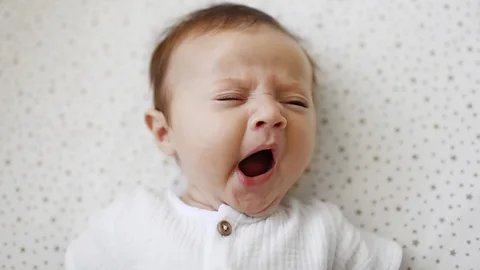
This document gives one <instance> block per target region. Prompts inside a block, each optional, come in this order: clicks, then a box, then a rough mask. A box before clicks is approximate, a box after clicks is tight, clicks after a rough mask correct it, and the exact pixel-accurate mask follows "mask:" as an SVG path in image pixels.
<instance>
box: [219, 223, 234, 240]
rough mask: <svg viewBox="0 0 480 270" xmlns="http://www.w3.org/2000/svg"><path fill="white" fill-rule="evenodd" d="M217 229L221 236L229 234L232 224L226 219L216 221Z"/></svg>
mask: <svg viewBox="0 0 480 270" xmlns="http://www.w3.org/2000/svg"><path fill="white" fill-rule="evenodd" d="M217 229H218V232H219V233H220V234H221V235H222V236H229V235H230V234H232V225H230V223H228V221H226V220H222V221H220V222H219V223H218V226H217Z"/></svg>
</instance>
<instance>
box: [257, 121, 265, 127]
mask: <svg viewBox="0 0 480 270" xmlns="http://www.w3.org/2000/svg"><path fill="white" fill-rule="evenodd" d="M265 124H266V123H265V122H264V121H258V122H257V124H256V126H257V127H262V126H264V125H265Z"/></svg>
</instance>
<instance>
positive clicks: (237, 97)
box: [215, 94, 245, 101]
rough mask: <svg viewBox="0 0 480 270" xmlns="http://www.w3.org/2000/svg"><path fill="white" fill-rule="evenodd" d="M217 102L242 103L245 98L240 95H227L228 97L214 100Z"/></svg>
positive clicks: (223, 96) (222, 96) (219, 97)
mask: <svg viewBox="0 0 480 270" xmlns="http://www.w3.org/2000/svg"><path fill="white" fill-rule="evenodd" d="M215 100H217V101H243V100H245V97H243V96H241V95H235V94H228V95H221V96H218V97H216V98H215Z"/></svg>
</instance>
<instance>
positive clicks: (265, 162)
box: [238, 149, 275, 177]
mask: <svg viewBox="0 0 480 270" xmlns="http://www.w3.org/2000/svg"><path fill="white" fill-rule="evenodd" d="M274 164H275V161H274V160H273V153H272V150H270V149H267V150H262V151H258V152H256V153H254V154H252V155H250V156H248V157H246V158H245V159H244V160H242V161H240V163H239V164H238V167H239V168H240V171H242V173H243V174H244V175H246V176H248V177H255V176H259V175H262V174H264V173H266V172H268V171H270V170H271V169H272V168H273V165H274Z"/></svg>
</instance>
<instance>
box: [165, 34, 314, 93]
mask: <svg viewBox="0 0 480 270" xmlns="http://www.w3.org/2000/svg"><path fill="white" fill-rule="evenodd" d="M312 72H313V71H312V67H311V64H310V62H309V60H308V58H307V56H306V54H305V52H304V51H303V49H302V48H301V46H300V45H299V44H298V42H296V41H295V40H294V39H293V38H292V37H290V36H288V35H286V34H285V33H282V32H281V31H279V30H276V29H273V28H271V27H268V26H258V27H251V28H247V29H235V30H224V31H220V32H216V33H208V34H202V35H195V36H192V37H189V38H187V39H185V40H184V41H183V42H182V43H181V44H180V45H179V46H178V47H177V48H176V50H175V51H174V52H173V54H172V57H171V59H170V64H169V70H168V72H167V75H168V76H167V83H168V82H170V84H177V83H181V84H188V81H192V79H200V80H203V81H208V80H210V81H211V80H214V79H221V78H222V77H234V78H237V79H242V78H243V77H249V78H251V77H263V78H265V77H271V78H272V79H275V80H291V81H296V82H299V83H304V84H309V85H311V81H312ZM186 77H188V78H189V79H188V81H186V80H185V78H186Z"/></svg>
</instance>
